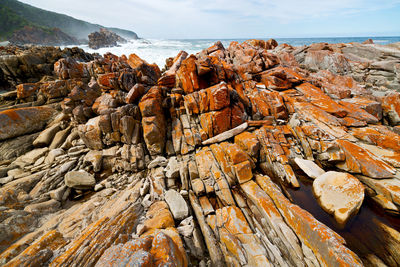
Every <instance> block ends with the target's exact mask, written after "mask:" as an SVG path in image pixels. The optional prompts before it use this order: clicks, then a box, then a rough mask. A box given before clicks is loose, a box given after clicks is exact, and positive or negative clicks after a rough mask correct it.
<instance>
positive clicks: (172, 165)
mask: <svg viewBox="0 0 400 267" xmlns="http://www.w3.org/2000/svg"><path fill="white" fill-rule="evenodd" d="M179 168H180V164H179V162H178V160H177V159H176V157H171V158H169V161H168V164H167V167H166V168H165V176H166V177H167V178H169V179H171V178H172V179H176V178H178V177H179Z"/></svg>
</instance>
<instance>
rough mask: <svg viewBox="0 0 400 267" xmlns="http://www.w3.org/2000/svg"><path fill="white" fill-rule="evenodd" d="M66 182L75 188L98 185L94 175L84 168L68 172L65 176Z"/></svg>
mask: <svg viewBox="0 0 400 267" xmlns="http://www.w3.org/2000/svg"><path fill="white" fill-rule="evenodd" d="M64 182H65V184H66V185H67V186H68V187H72V188H75V189H88V188H91V187H94V186H95V185H96V180H95V179H94V176H93V175H91V174H90V173H88V172H86V171H83V170H79V171H70V172H68V173H67V174H66V175H65V176H64Z"/></svg>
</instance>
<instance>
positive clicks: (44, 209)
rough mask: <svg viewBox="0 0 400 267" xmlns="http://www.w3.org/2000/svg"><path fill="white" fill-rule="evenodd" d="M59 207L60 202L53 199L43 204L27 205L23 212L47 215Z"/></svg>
mask: <svg viewBox="0 0 400 267" xmlns="http://www.w3.org/2000/svg"><path fill="white" fill-rule="evenodd" d="M59 207H60V202H58V201H57V200H54V199H50V200H48V201H45V202H41V203H36V204H31V205H28V206H26V207H25V209H24V210H25V211H27V212H30V213H36V214H48V213H53V212H55V211H57V210H58V208H59Z"/></svg>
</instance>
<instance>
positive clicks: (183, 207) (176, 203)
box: [164, 189, 189, 220]
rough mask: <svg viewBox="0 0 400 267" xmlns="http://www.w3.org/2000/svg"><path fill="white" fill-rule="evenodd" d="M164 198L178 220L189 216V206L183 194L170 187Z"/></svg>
mask: <svg viewBox="0 0 400 267" xmlns="http://www.w3.org/2000/svg"><path fill="white" fill-rule="evenodd" d="M164 198H165V202H167V204H168V206H169V209H170V210H171V213H172V216H174V218H175V219H176V220H182V219H185V218H186V217H187V216H189V208H188V206H187V204H186V201H185V199H183V197H182V196H181V194H179V193H178V192H176V191H175V190H173V189H170V190H168V191H167V192H165V195H164Z"/></svg>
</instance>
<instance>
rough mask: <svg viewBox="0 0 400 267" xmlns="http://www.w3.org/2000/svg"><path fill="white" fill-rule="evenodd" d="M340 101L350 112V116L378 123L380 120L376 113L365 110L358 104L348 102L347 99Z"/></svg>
mask: <svg viewBox="0 0 400 267" xmlns="http://www.w3.org/2000/svg"><path fill="white" fill-rule="evenodd" d="M339 103H340V105H342V106H343V107H344V108H345V109H346V111H347V112H348V114H347V116H348V117H351V118H354V119H357V120H361V121H365V122H367V123H378V122H379V120H378V119H377V118H376V117H375V116H374V115H372V114H370V113H368V112H367V111H365V110H363V109H362V108H360V107H359V106H358V105H357V104H354V103H350V102H346V101H340V102H339Z"/></svg>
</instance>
